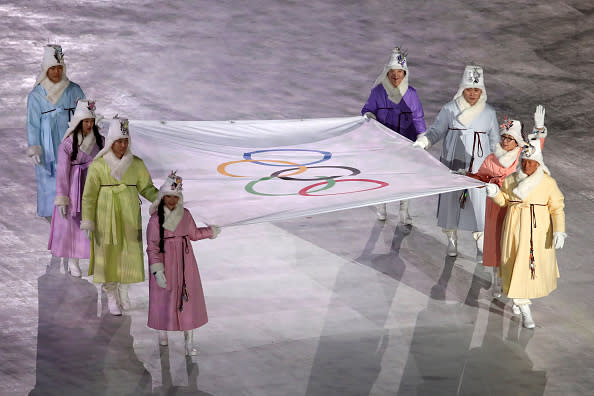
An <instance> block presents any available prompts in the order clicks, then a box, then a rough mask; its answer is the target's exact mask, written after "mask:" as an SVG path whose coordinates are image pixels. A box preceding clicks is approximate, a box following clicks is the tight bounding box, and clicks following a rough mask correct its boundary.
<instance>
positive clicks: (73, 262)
mask: <svg viewBox="0 0 594 396" xmlns="http://www.w3.org/2000/svg"><path fill="white" fill-rule="evenodd" d="M68 271H69V272H70V275H72V276H74V277H76V278H80V277H81V276H82V272H81V270H80V267H79V265H78V259H77V258H69V259H68Z"/></svg>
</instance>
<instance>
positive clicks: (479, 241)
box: [472, 231, 485, 264]
mask: <svg viewBox="0 0 594 396" xmlns="http://www.w3.org/2000/svg"><path fill="white" fill-rule="evenodd" d="M484 235H485V233H484V232H480V231H477V232H473V233H472V237H473V238H474V240H475V241H476V262H477V263H479V264H482V263H483V245H484V243H485V238H484Z"/></svg>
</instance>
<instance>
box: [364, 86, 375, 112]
mask: <svg viewBox="0 0 594 396" xmlns="http://www.w3.org/2000/svg"><path fill="white" fill-rule="evenodd" d="M377 107H378V105H377V95H376V94H375V89H372V90H371V93H370V94H369V98H367V102H366V103H365V105H364V106H363V108H362V109H361V115H364V114H365V113H368V112H369V113H373V114H375V115H376V116H377Z"/></svg>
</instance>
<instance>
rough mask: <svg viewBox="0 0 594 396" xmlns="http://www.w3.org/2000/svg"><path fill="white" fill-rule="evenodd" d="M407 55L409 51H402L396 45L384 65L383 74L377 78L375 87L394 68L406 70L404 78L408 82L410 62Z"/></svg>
mask: <svg viewBox="0 0 594 396" xmlns="http://www.w3.org/2000/svg"><path fill="white" fill-rule="evenodd" d="M406 55H407V53H406V52H405V51H402V50H401V49H400V47H394V49H393V50H392V53H391V54H390V59H388V63H386V64H385V65H384V68H383V70H382V72H381V74H380V75H379V76H378V77H377V78H376V79H375V83H374V84H373V86H374V87H375V86H376V85H378V84H379V83H381V82H382V81H383V80H384V78H386V75H387V74H388V72H389V71H390V70H392V69H398V70H404V71H405V72H406V76H404V79H405V80H406V81H407V82H408V63H407V62H406ZM407 85H408V84H407Z"/></svg>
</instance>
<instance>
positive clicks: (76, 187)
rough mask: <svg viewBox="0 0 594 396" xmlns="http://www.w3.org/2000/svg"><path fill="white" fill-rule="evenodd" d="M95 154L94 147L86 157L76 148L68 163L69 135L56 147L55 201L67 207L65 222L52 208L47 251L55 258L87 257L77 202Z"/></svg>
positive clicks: (96, 148) (85, 239)
mask: <svg viewBox="0 0 594 396" xmlns="http://www.w3.org/2000/svg"><path fill="white" fill-rule="evenodd" d="M98 152H99V146H97V144H95V145H94V146H93V149H92V150H91V152H90V153H89V154H87V153H85V152H84V151H82V150H80V149H79V150H78V154H77V156H76V159H75V160H74V161H70V155H71V154H72V136H69V137H67V138H66V139H64V141H63V142H62V143H61V144H60V146H59V147H58V167H57V170H56V199H57V200H61V201H64V200H66V201H68V202H69V204H68V212H67V216H66V218H65V219H64V218H63V217H62V215H60V211H59V210H58V207H57V206H54V212H53V215H52V224H51V228H50V237H49V242H48V245H47V248H48V249H49V250H51V252H52V254H53V255H54V256H56V257H70V258H89V255H90V245H89V240H88V239H87V237H86V236H85V233H84V232H83V231H82V230H81V229H80V221H81V200H82V194H83V190H84V188H85V180H86V179H87V171H88V168H89V165H90V164H91V162H92V161H93V158H95V155H97V153H98Z"/></svg>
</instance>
